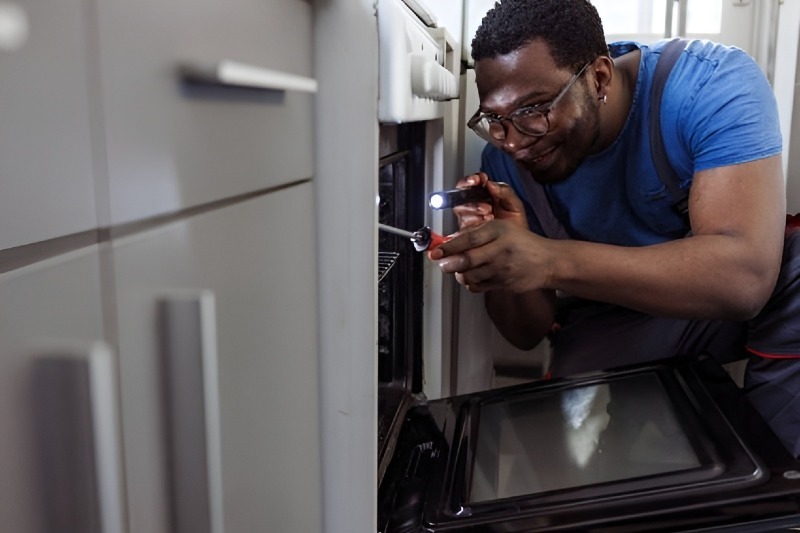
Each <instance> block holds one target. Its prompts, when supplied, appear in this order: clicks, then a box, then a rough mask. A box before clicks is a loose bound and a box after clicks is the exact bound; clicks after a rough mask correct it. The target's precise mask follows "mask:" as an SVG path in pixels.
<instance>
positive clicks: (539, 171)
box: [519, 90, 600, 184]
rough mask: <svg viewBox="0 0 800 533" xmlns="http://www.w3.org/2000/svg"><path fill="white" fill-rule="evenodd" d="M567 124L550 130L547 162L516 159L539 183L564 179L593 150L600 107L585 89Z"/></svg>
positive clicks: (598, 126)
mask: <svg viewBox="0 0 800 533" xmlns="http://www.w3.org/2000/svg"><path fill="white" fill-rule="evenodd" d="M580 94H581V96H580V101H579V102H578V103H577V106H576V109H575V110H574V111H573V117H575V118H573V119H572V122H571V124H568V125H566V126H567V127H566V128H561V129H559V130H558V131H557V132H554V134H555V135H557V137H555V138H554V142H553V144H554V145H555V150H554V152H553V154H551V155H550V157H551V158H552V161H551V162H550V163H549V164H540V163H538V162H530V161H525V160H520V161H519V163H520V164H521V165H522V166H523V168H525V169H526V170H528V172H530V173H531V176H532V177H533V179H534V180H536V181H537V182H539V183H543V184H546V183H557V182H559V181H564V180H565V179H567V178H568V177H570V176H571V175H572V173H573V172H575V169H577V168H578V167H579V166H580V164H581V163H582V162H583V160H584V159H585V158H586V157H587V156H588V155H590V154H591V153H593V151H594V149H595V146H596V144H597V141H598V139H599V138H600V108H599V106H598V105H597V102H596V101H595V99H594V98H593V97H592V96H591V95H590V94H589V91H588V90H585V91H581V93H580Z"/></svg>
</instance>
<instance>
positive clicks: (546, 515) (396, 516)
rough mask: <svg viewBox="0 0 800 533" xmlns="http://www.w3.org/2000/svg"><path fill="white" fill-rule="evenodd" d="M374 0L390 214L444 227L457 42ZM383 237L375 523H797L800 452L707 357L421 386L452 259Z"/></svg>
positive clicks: (402, 221) (393, 526) (573, 527)
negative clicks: (439, 211) (431, 198)
mask: <svg viewBox="0 0 800 533" xmlns="http://www.w3.org/2000/svg"><path fill="white" fill-rule="evenodd" d="M377 5H378V22H379V37H380V45H381V46H380V48H381V50H380V71H381V77H380V101H379V116H380V123H381V125H380V142H379V144H380V150H379V151H380V154H379V155H380V159H379V169H378V174H379V179H378V182H379V184H378V187H379V199H378V215H377V218H378V222H379V223H381V224H386V225H390V226H394V227H397V228H402V229H405V230H409V231H414V230H417V229H419V228H421V227H422V226H424V225H432V226H433V227H434V230H437V231H440V232H441V231H442V230H441V228H442V225H443V224H444V222H443V221H442V220H433V219H432V217H433V214H432V213H431V212H430V211H429V210H427V209H426V207H425V198H426V197H427V194H428V193H430V192H431V191H432V190H434V189H436V188H443V187H442V184H443V183H444V182H445V181H446V180H445V179H443V178H442V176H438V177H436V176H435V175H432V167H435V166H436V165H435V164H433V165H432V163H431V161H432V160H435V159H436V157H435V156H434V155H432V153H431V151H432V150H435V149H437V148H436V147H437V146H439V145H441V144H442V142H443V140H442V135H443V132H444V131H445V130H446V129H447V128H445V127H443V126H442V124H441V123H442V121H446V118H445V116H446V113H445V112H444V111H443V108H442V102H443V101H446V100H447V99H449V98H454V97H455V96H457V94H458V91H457V90H456V91H452V90H451V89H452V87H451V85H450V82H451V81H452V80H451V79H450V75H452V77H453V78H454V79H455V77H456V67H454V66H453V64H452V59H453V58H452V57H449V56H448V53H451V52H452V50H453V48H456V49H457V48H459V47H458V46H455V47H450V46H448V44H447V38H446V35H447V32H446V31H445V30H442V29H441V28H436V27H435V26H436V24H435V23H434V22H432V21H431V17H426V16H425V14H424V13H421V12H420V7H419V4H418V3H417V2H409V3H408V4H407V3H405V2H402V1H401V0H379V1H378V4H377ZM423 11H424V9H423ZM443 36H444V37H443ZM398 48H399V49H398ZM448 60H449V61H450V64H449V65H448ZM456 63H458V61H456ZM434 80H438V81H434ZM448 91H450V92H448ZM444 143H445V144H446V143H447V140H446V139H445V140H444ZM437 224H438V226H437ZM378 249H379V250H378V256H379V257H378V258H377V262H378V269H379V272H378V290H377V292H378V312H377V317H376V320H377V331H378V335H377V337H378V342H377V361H378V372H377V378H378V406H377V407H378V409H377V417H378V434H377V441H378V443H377V447H378V456H377V461H378V469H377V473H378V475H377V478H378V479H377V484H378V501H377V517H378V524H377V530H378V531H379V532H381V533H396V532H417V531H428V532H440V531H459V532H504V533H507V532H532V531H596V532H627V531H645V530H652V531H677V530H680V531H694V530H697V531H700V530H706V531H708V530H713V531H754V532H755V531H759V532H761V531H771V530H787V529H789V528H792V527H797V526H800V462H798V461H796V460H795V459H794V458H793V457H792V456H791V455H790V454H789V453H788V452H787V451H786V450H785V449H784V448H783V447H782V446H781V444H780V443H779V441H778V440H777V438H776V437H775V436H774V435H773V433H772V432H771V430H770V429H769V428H768V426H767V425H766V423H764V421H763V420H761V419H760V418H759V416H758V415H757V414H756V413H755V412H754V411H753V410H752V409H751V408H750V406H749V405H748V404H747V402H746V401H745V400H744V398H743V397H742V396H741V394H740V389H739V388H738V387H737V386H736V384H735V383H734V382H733V380H732V379H731V378H730V377H729V375H728V373H727V372H726V371H725V370H724V369H723V368H722V367H720V366H719V365H717V364H716V363H715V362H714V361H712V360H706V359H702V360H697V359H693V360H675V361H666V362H661V363H649V364H647V365H643V366H637V367H627V368H619V369H614V370H611V371H606V372H600V373H592V374H587V375H582V376H576V377H571V378H564V379H557V380H539V381H533V382H530V383H526V384H522V385H516V386H513V387H507V388H499V389H494V390H485V391H481V392H477V393H472V394H465V395H459V396H451V397H439V396H444V394H442V395H437V394H435V391H436V387H433V389H434V394H426V393H428V392H429V388H430V387H429V385H430V384H429V383H426V379H425V376H427V375H428V374H429V373H430V372H431V371H432V367H437V366H438V367H440V368H439V369H438V370H439V371H440V375H441V374H442V373H444V371H442V369H441V367H442V366H443V361H445V360H446V359H447V358H448V356H452V354H446V353H439V354H436V353H435V352H436V350H432V349H431V348H430V346H431V345H432V344H431V342H430V339H429V338H427V337H429V336H430V335H431V334H432V333H437V332H436V331H435V330H436V327H433V326H432V323H434V322H435V319H436V317H434V316H432V315H431V308H435V307H436V305H441V302H442V301H443V300H444V298H443V292H442V290H441V287H442V278H443V276H441V274H440V273H439V272H438V269H436V268H434V267H433V266H432V265H431V264H430V262H429V261H428V260H427V258H426V257H425V255H424V254H420V253H418V252H416V251H415V250H414V248H413V246H412V244H411V242H410V241H409V240H408V239H407V238H404V237H398V236H396V235H394V234H389V233H384V232H379V237H378ZM437 284H438V285H437ZM444 312H445V313H447V312H448V311H447V310H444ZM450 314H451V316H455V314H456V313H454V312H453V311H450ZM438 334H440V335H441V332H438ZM434 344H435V343H434ZM438 390H442V391H445V392H446V388H445V387H441V388H439V389H438ZM434 398H435V399H434Z"/></svg>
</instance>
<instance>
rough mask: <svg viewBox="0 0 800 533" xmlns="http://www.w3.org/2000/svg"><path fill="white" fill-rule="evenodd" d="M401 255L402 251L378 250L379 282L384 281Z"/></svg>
mask: <svg viewBox="0 0 800 533" xmlns="http://www.w3.org/2000/svg"><path fill="white" fill-rule="evenodd" d="M398 257H400V252H381V251H378V283H380V282H381V281H383V278H385V277H386V274H388V273H389V271H390V270H391V269H392V267H393V266H394V265H395V264H396V263H397V258H398Z"/></svg>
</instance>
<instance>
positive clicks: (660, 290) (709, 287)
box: [546, 235, 779, 320]
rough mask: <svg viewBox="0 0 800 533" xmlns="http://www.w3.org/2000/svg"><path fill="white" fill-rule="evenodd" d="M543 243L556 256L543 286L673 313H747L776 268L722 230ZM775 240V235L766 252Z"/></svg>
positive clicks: (733, 316)
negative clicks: (656, 238) (622, 241)
mask: <svg viewBox="0 0 800 533" xmlns="http://www.w3.org/2000/svg"><path fill="white" fill-rule="evenodd" d="M550 245H552V247H553V249H552V253H553V257H554V258H555V259H554V262H553V268H552V270H551V278H550V280H549V281H548V282H547V284H546V285H547V286H549V287H551V288H558V289H561V290H563V291H565V292H567V293H569V294H572V295H574V296H579V297H582V298H587V299H591V300H598V301H603V302H609V303H613V304H617V305H621V306H625V307H628V308H631V309H636V310H638V311H642V312H644V313H648V314H653V315H662V316H672V317H677V318H688V319H724V320H745V319H749V318H751V317H752V316H754V315H755V314H756V313H757V312H758V311H759V310H760V309H761V307H762V306H763V305H764V303H765V302H766V300H767V298H769V295H770V294H771V292H772V288H773V286H774V283H775V278H776V276H777V268H778V263H777V262H776V261H764V260H763V259H764V258H763V257H759V256H758V254H756V253H755V252H754V250H753V249H752V247H750V246H748V244H747V241H745V240H743V239H739V238H736V237H734V236H728V235H701V236H695V237H689V238H686V239H680V240H677V241H671V242H668V243H664V244H659V245H655V246H645V247H639V248H628V247H617V246H610V245H604V244H595V243H588V242H580V241H551V242H550ZM776 246H779V243H778V241H777V240H776V242H775V243H774V244H773V246H772V250H773V255H774V251H775V250H776ZM778 257H779V252H778Z"/></svg>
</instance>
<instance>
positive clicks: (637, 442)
mask: <svg viewBox="0 0 800 533" xmlns="http://www.w3.org/2000/svg"><path fill="white" fill-rule="evenodd" d="M479 416H480V423H479V427H478V436H477V443H476V449H475V461H474V468H473V472H472V481H471V490H470V497H469V502H470V503H476V502H483V501H490V500H497V499H501V498H509V497H514V496H520V495H525V494H538V493H542V492H548V491H555V490H561V489H568V488H573V487H582V486H588V485H595V484H600V483H607V482H610V481H619V480H626V479H632V478H641V477H645V476H654V475H658V474H665V473H675V472H679V471H685V470H689V469H696V468H699V467H701V466H703V464H702V463H701V460H700V458H699V457H698V454H697V452H696V451H695V450H694V448H693V447H692V445H691V443H690V441H689V439H688V438H687V435H686V433H685V430H684V428H683V427H682V426H681V424H680V423H679V421H678V418H677V416H676V414H675V412H674V410H673V407H672V405H671V403H670V401H669V398H668V397H667V395H666V392H665V390H664V388H663V386H662V385H661V382H660V380H659V379H658V377H657V376H656V375H653V374H649V375H648V374H640V375H636V376H630V377H627V378H624V379H617V380H612V381H609V382H605V383H594V384H589V385H584V386H581V387H577V388H570V389H557V390H550V391H543V392H541V393H538V394H534V395H528V396H525V397H522V398H509V399H507V400H501V401H496V402H492V403H486V404H484V405H482V406H481V408H480V415H479Z"/></svg>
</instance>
